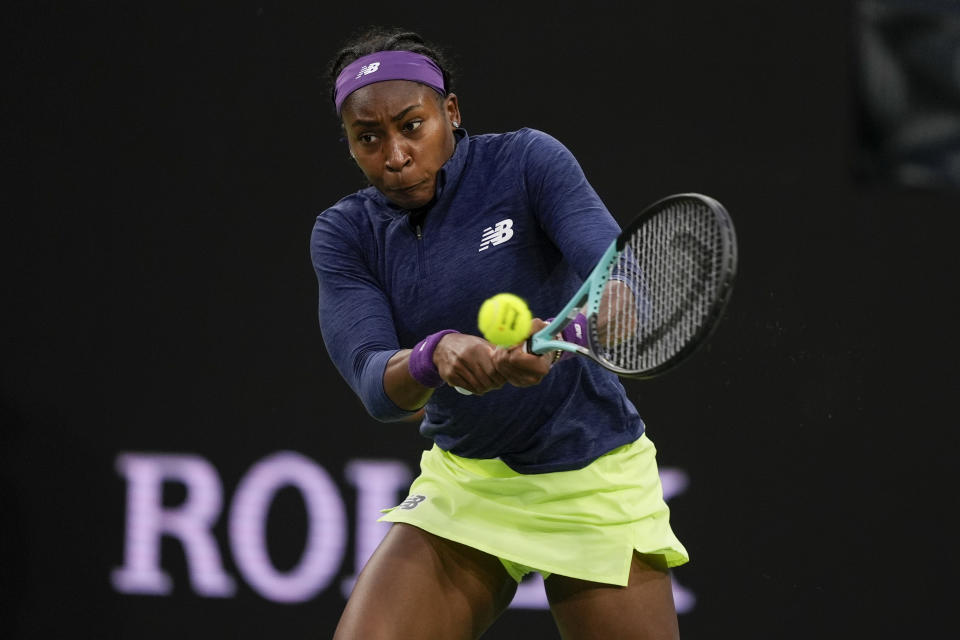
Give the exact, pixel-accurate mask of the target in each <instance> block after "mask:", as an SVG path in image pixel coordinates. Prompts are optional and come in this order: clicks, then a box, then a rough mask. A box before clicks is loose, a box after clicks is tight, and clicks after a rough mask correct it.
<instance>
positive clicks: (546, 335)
mask: <svg viewBox="0 0 960 640" xmlns="http://www.w3.org/2000/svg"><path fill="white" fill-rule="evenodd" d="M690 198H693V199H696V200H699V201H701V202H702V203H704V204H706V205H707V206H708V207H709V208H710V210H711V211H712V212H713V213H714V216H715V217H716V219H717V220H718V221H719V222H720V225H719V226H720V232H721V244H722V249H721V263H722V264H721V270H722V274H723V279H722V280H721V282H720V286H719V289H718V291H717V296H716V299H715V301H714V304H713V305H712V307H711V309H710V312H709V314H708V315H707V316H706V317H705V318H704V321H703V323H702V325H701V328H700V330H699V331H698V332H697V333H696V335H694V336H693V338H691V339H690V340H689V341H688V342H687V344H686V345H684V347H683V348H682V349H680V350H679V351H678V352H677V353H675V354H674V355H673V356H671V357H670V358H669V359H668V360H666V361H665V362H663V363H661V364H659V365H658V366H656V367H653V368H651V369H647V370H642V371H634V370H629V369H624V368H622V367H620V366H618V365H616V364H614V363H612V362H609V361H607V360H606V359H604V358H602V357H601V356H599V355H598V354H596V353H594V352H593V350H592V349H589V348H587V347H584V346H581V345H578V344H574V343H571V342H567V341H566V340H560V339H557V337H556V336H557V335H558V334H560V332H561V331H563V329H564V328H566V327H567V325H569V324H570V323H571V322H573V320H574V319H576V317H577V315H578V314H579V313H581V310H582V309H583V310H585V313H584V315H585V316H586V317H587V320H588V323H589V330H590V331H589V336H588V343H589V344H591V345H592V344H593V342H594V339H595V336H596V335H597V313H598V312H599V309H600V301H601V298H602V296H603V289H604V286H605V285H606V283H607V281H608V280H609V279H610V273H611V271H612V269H613V265H614V264H615V263H616V261H617V260H618V258H619V257H620V253H621V252H622V251H623V248H624V247H625V246H626V243H627V241H628V240H629V239H630V237H631V236H632V235H633V233H634V231H635V230H636V229H637V228H638V227H639V226H640V225H642V224H643V223H644V222H645V221H646V220H647V219H648V218H650V217H651V216H654V215H656V214H657V213H659V212H660V211H661V210H662V209H663V208H664V207H667V206H669V205H671V204H672V203H673V202H675V201H677V200H682V199H690ZM736 272H737V241H736V234H735V232H734V229H733V222H732V220H731V219H730V216H729V214H728V213H727V211H726V209H725V208H724V207H723V205H721V204H720V203H719V202H717V201H716V200H714V199H713V198H711V197H709V196H705V195H703V194H699V193H678V194H673V195H670V196H667V197H665V198H661V199H660V200H657V201H656V202H654V203H653V204H651V205H649V206H648V207H647V208H646V209H644V210H643V211H642V212H641V213H640V214H638V215H637V217H636V218H634V219H633V220H632V221H631V222H630V224H628V225H627V227H625V228H624V229H623V230H622V231H621V232H620V234H619V235H618V236H617V238H616V240H614V241H613V242H612V243H610V246H609V247H608V248H607V249H606V251H605V252H604V254H603V256H602V257H601V258H600V260H599V262H598V263H597V265H596V266H595V267H594V268H593V271H591V272H590V275H589V276H588V277H587V279H586V280H585V281H584V283H583V284H582V285H581V286H580V289H579V290H578V291H577V293H576V294H574V296H573V297H572V298H571V299H570V301H569V302H568V303H567V304H566V306H564V308H563V309H562V310H561V311H560V312H559V313H558V314H557V315H556V317H555V318H554V320H553V321H552V322H551V323H550V324H548V325H547V326H546V327H544V328H543V329H541V330H540V331H537V332H536V333H534V334H533V335H532V336H530V337H529V338H527V340H526V342H525V343H524V348H525V350H526V351H528V352H530V353H537V354H542V353H546V352H548V351H557V350H559V351H569V352H572V353H576V354H579V355H582V356H586V357H588V358H590V359H591V360H593V361H595V362H597V363H598V364H600V365H601V366H603V367H605V368H606V369H609V370H610V371H613V372H614V373H616V374H617V375H620V376H624V377H631V378H653V377H656V376H658V375H660V374H662V373H664V372H665V371H667V370H668V369H672V368H673V367H675V366H676V365H678V364H680V363H681V362H682V361H684V360H686V359H687V358H688V357H689V356H690V355H691V354H693V352H695V351H696V350H697V349H698V348H699V347H700V346H701V345H703V344H704V343H705V342H706V341H707V338H708V337H709V336H710V335H711V334H712V333H713V331H714V330H715V329H716V327H717V324H718V323H719V322H718V321H719V319H720V317H721V316H722V315H723V313H724V311H725V309H726V306H727V303H728V302H729V300H730V295H731V293H732V290H733V282H734V280H735V278H736ZM584 305H585V306H584Z"/></svg>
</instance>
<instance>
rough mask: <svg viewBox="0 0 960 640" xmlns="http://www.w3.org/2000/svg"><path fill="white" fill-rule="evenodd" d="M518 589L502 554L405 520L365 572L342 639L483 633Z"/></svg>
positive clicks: (341, 628) (451, 637) (447, 639)
mask: <svg viewBox="0 0 960 640" xmlns="http://www.w3.org/2000/svg"><path fill="white" fill-rule="evenodd" d="M516 589H517V584H516V582H515V581H514V580H513V579H512V578H511V577H510V576H509V574H507V571H506V569H504V568H503V565H502V564H501V563H500V560H498V559H497V558H496V557H495V556H491V555H489V554H486V553H483V552H482V551H478V550H476V549H473V548H472V547H467V546H465V545H462V544H459V543H457V542H453V541H451V540H446V539H444V538H440V537H438V536H435V535H433V534H430V533H427V532H426V531H423V530H422V529H418V528H416V527H414V526H411V525H408V524H403V523H398V524H395V525H393V526H392V527H391V528H390V531H389V532H387V535H386V536H385V537H384V539H383V541H382V542H381V543H380V546H379V547H377V550H376V551H375V552H374V553H373V555H372V556H371V557H370V560H369V561H368V562H367V564H366V566H365V567H364V569H363V571H362V572H361V573H360V576H359V577H358V578H357V583H356V585H355V586H354V589H353V593H351V594H350V599H349V601H348V602H347V606H346V608H345V609H344V611H343V615H342V616H341V618H340V624H339V625H338V626H337V632H336V634H335V636H334V637H335V638H336V640H347V639H354V638H362V639H363V640H381V639H386V638H403V639H409V638H418V639H420V638H422V639H424V640H427V639H430V638H443V639H444V640H456V639H458V638H465V639H466V638H477V637H479V636H480V634H481V633H483V631H484V630H485V629H486V628H487V627H489V626H490V625H491V624H492V623H493V621H494V620H496V619H497V617H498V616H499V615H500V614H501V613H502V612H503V610H504V609H505V608H506V607H507V605H509V604H510V601H511V599H512V598H513V595H514V593H515V592H516Z"/></svg>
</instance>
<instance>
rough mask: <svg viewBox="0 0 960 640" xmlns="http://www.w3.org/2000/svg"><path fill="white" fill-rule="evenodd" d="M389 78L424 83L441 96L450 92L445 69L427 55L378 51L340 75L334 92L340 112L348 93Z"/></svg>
mask: <svg viewBox="0 0 960 640" xmlns="http://www.w3.org/2000/svg"><path fill="white" fill-rule="evenodd" d="M387 80H411V81H413V82H421V83H423V84H425V85H427V86H428V87H430V88H432V89H433V90H434V91H436V92H437V93H439V94H440V95H441V96H445V95H447V92H446V91H445V90H444V87H443V72H442V71H441V70H440V67H438V66H437V63H436V62H434V61H433V60H431V59H430V58H428V57H427V56H423V55H420V54H419V53H414V52H412V51H377V52H376V53H371V54H370V55H367V56H363V57H360V58H357V59H356V60H354V61H353V62H351V63H350V64H348V65H347V66H346V67H344V68H343V71H341V72H340V75H339V76H337V83H336V86H335V88H334V92H333V102H334V103H335V104H336V105H337V113H340V108H341V107H342V106H343V102H344V101H345V100H346V99H347V96H349V95H350V94H351V93H353V92H354V91H356V90H357V89H359V88H361V87H365V86H367V85H368V84H373V83H374V82H385V81H387Z"/></svg>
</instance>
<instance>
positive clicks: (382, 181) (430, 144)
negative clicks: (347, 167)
mask: <svg viewBox="0 0 960 640" xmlns="http://www.w3.org/2000/svg"><path fill="white" fill-rule="evenodd" d="M340 114H341V118H342V119H343V126H344V129H345V130H346V132H347V140H348V141H349V143H350V155H351V156H353V159H354V160H356V162H357V164H358V165H359V166H360V169H361V170H362V171H363V173H364V175H366V176H367V179H368V180H369V181H370V184H372V185H373V186H375V187H376V188H377V189H379V190H380V191H381V192H382V193H383V194H384V195H385V196H386V197H387V198H388V199H389V200H390V201H391V202H393V203H394V204H396V205H397V206H399V207H402V208H404V209H416V208H418V207H422V206H424V205H425V204H427V203H428V202H430V200H432V199H433V195H434V193H435V191H436V188H437V174H438V173H439V172H440V168H441V167H442V166H443V165H444V163H445V162H446V161H447V160H449V159H450V156H452V155H453V150H454V148H455V147H456V140H455V139H454V136H453V124H451V123H453V122H460V109H459V107H458V106H457V97H456V96H455V95H454V94H452V93H451V94H450V95H449V96H447V97H446V98H444V99H440V98H439V96H438V94H437V92H436V91H434V90H433V89H431V88H430V87H427V86H424V85H422V84H419V83H417V82H411V81H409V80H388V81H386V82H377V83H374V84H369V85H367V86H365V87H361V88H360V89H357V90H356V91H355V92H353V93H352V94H350V96H349V97H348V98H347V100H346V102H344V103H343V108H342V110H341V112H340Z"/></svg>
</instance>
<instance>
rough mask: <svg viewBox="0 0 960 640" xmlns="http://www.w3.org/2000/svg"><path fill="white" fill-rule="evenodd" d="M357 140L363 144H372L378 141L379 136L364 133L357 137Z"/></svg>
mask: <svg viewBox="0 0 960 640" xmlns="http://www.w3.org/2000/svg"><path fill="white" fill-rule="evenodd" d="M357 139H358V140H359V141H360V142H362V143H363V144H372V143H374V142H376V141H377V136H375V135H373V134H372V133H362V134H360V135H359V136H357Z"/></svg>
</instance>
